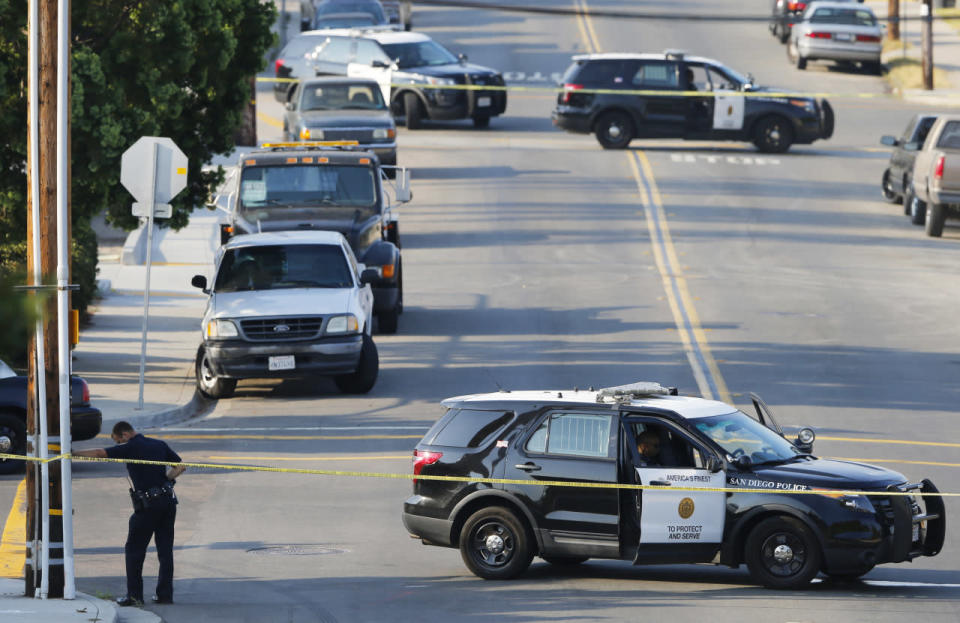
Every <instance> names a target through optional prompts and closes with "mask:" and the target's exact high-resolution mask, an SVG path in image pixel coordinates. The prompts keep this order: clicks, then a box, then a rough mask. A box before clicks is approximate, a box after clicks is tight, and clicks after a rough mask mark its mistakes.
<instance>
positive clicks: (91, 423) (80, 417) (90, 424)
mask: <svg viewBox="0 0 960 623" xmlns="http://www.w3.org/2000/svg"><path fill="white" fill-rule="evenodd" d="M102 426H103V414H102V413H100V409H97V408H95V407H70V437H71V439H73V440H74V441H83V440H85V439H93V438H94V437H96V436H97V435H99V434H100V428H101V427H102Z"/></svg>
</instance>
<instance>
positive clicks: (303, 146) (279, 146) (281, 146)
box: [260, 141, 360, 149]
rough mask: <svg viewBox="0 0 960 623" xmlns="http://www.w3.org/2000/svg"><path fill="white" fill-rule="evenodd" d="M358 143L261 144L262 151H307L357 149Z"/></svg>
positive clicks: (302, 142)
mask: <svg viewBox="0 0 960 623" xmlns="http://www.w3.org/2000/svg"><path fill="white" fill-rule="evenodd" d="M358 145H360V142H359V141H301V142H296V143H263V144H261V145H260V147H261V148H262V149H286V148H290V149H307V148H311V147H357V146H358Z"/></svg>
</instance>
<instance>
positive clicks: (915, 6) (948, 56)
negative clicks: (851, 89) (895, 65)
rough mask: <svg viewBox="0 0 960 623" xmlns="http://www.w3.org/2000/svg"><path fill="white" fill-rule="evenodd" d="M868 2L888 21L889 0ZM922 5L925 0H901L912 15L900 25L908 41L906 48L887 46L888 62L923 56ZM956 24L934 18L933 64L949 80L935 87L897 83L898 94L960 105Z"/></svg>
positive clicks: (943, 104)
mask: <svg viewBox="0 0 960 623" xmlns="http://www.w3.org/2000/svg"><path fill="white" fill-rule="evenodd" d="M865 4H866V5H867V6H869V7H870V8H871V9H873V12H874V14H875V15H876V16H877V19H878V20H880V22H881V23H884V24H885V23H886V19H887V0H867V1H866V3H865ZM921 7H922V3H921V2H916V1H913V0H901V2H900V15H901V16H905V17H908V18H909V19H908V20H906V21H904V22H902V24H901V28H900V38H901V41H903V42H905V43H906V48H902V47H897V48H894V49H891V50H887V51H886V52H884V54H883V61H884V62H889V61H890V60H892V59H897V58H901V57H903V56H906V57H907V58H913V59H917V60H918V61H919V59H920V57H921V56H920V55H921V35H920V29H921V25H922V24H921V21H920V11H921ZM957 22H960V20H957ZM952 24H953V21H948V20H943V19H936V17H935V18H934V20H933V65H934V67H936V68H937V69H940V70H942V71H943V72H944V73H945V74H946V77H947V80H948V81H949V84H948V85H939V84H934V89H933V90H932V91H924V90H923V89H899V88H896V87H894V89H893V91H894V93H895V94H896V95H899V96H900V97H902V98H903V99H904V100H906V101H908V102H911V103H914V104H922V105H927V106H940V107H946V108H954V107H960V30H957V29H956V28H954V26H953V25H952Z"/></svg>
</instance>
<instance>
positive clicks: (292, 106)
mask: <svg viewBox="0 0 960 623" xmlns="http://www.w3.org/2000/svg"><path fill="white" fill-rule="evenodd" d="M286 109H287V110H296V109H297V103H296V102H287V105H286Z"/></svg>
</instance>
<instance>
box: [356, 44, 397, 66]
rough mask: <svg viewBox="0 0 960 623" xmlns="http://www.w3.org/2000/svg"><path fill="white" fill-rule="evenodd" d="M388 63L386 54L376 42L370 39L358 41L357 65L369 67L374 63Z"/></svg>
mask: <svg viewBox="0 0 960 623" xmlns="http://www.w3.org/2000/svg"><path fill="white" fill-rule="evenodd" d="M375 60H376V61H384V62H388V61H389V59H388V58H387V54H386V52H384V51H383V50H382V49H381V48H380V46H379V45H377V43H376V42H375V41H371V40H369V39H358V40H357V58H356V59H355V60H354V62H355V63H358V64H360V65H369V64H370V63H372V62H373V61H375Z"/></svg>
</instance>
